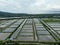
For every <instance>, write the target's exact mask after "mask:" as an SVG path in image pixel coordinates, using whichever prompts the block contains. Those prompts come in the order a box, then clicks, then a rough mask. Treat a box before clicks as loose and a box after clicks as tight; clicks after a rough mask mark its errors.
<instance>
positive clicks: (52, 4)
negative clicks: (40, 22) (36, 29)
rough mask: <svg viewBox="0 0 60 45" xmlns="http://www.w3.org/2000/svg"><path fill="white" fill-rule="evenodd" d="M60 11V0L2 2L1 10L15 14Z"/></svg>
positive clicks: (10, 0)
mask: <svg viewBox="0 0 60 45" xmlns="http://www.w3.org/2000/svg"><path fill="white" fill-rule="evenodd" d="M58 9H60V0H0V10H1V11H8V12H15V13H22V12H23V13H46V11H51V10H58Z"/></svg>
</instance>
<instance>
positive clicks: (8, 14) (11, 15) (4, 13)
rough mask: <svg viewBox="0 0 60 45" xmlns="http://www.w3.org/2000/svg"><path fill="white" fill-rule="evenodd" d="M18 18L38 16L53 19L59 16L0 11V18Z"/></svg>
mask: <svg viewBox="0 0 60 45" xmlns="http://www.w3.org/2000/svg"><path fill="white" fill-rule="evenodd" d="M19 16H40V17H53V16H60V14H59V13H57V14H56V13H55V14H54V13H52V14H25V13H9V12H2V11H0V17H19Z"/></svg>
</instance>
